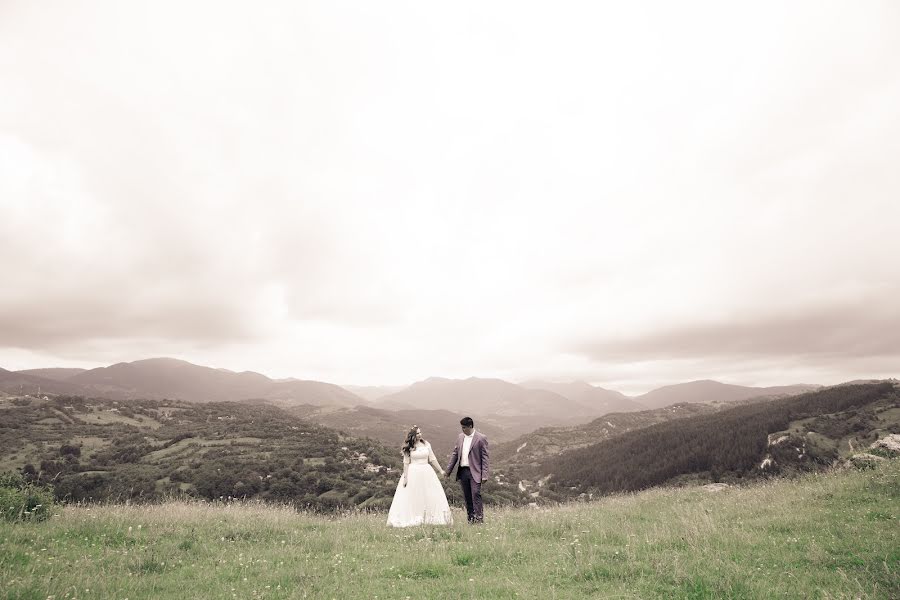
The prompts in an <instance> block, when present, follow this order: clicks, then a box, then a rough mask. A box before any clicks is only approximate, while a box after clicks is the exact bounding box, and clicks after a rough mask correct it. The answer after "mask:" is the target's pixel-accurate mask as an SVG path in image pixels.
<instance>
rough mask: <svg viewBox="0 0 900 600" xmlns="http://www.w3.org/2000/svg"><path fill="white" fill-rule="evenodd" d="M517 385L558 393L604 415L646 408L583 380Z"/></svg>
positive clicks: (618, 393)
mask: <svg viewBox="0 0 900 600" xmlns="http://www.w3.org/2000/svg"><path fill="white" fill-rule="evenodd" d="M519 385H521V386H522V387H524V388H527V389H531V390H547V391H548V392H553V393H554V394H559V395H560V396H564V397H566V398H568V399H569V400H572V401H573V402H576V403H578V404H580V405H581V406H583V407H584V408H586V409H587V410H590V411H591V412H593V413H594V414H598V415H604V414H607V413H611V412H628V411H633V410H646V408H647V407H646V406H644V405H642V404H641V403H639V402H635V401H634V400H633V399H632V398H629V397H628V396H626V395H625V394H623V393H621V392H616V391H614V390H607V389H604V388H602V387H598V386H593V385H591V384H589V383H586V382H584V381H573V382H569V383H553V382H549V381H526V382H524V383H521V384H519Z"/></svg>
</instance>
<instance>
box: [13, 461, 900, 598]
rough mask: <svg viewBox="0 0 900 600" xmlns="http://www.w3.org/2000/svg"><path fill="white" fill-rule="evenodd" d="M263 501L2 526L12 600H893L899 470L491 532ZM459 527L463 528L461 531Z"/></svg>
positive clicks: (492, 520) (530, 516)
mask: <svg viewBox="0 0 900 600" xmlns="http://www.w3.org/2000/svg"><path fill="white" fill-rule="evenodd" d="M454 517H455V520H456V522H457V523H458V525H455V526H453V527H449V528H447V527H419V528H411V529H403V530H397V529H390V528H388V527H386V526H385V523H384V521H385V517H384V515H371V514H353V515H344V516H339V517H330V518H329V517H324V516H318V515H312V514H298V513H296V512H294V511H293V510H291V509H289V508H286V507H272V506H264V505H258V504H227V505H223V504H204V503H186V502H170V503H166V504H160V505H153V506H125V505H111V506H70V507H66V508H65V509H63V510H62V511H61V512H60V514H59V515H58V516H54V517H53V518H51V519H50V520H49V521H47V522H45V523H17V524H0V590H2V592H0V593H2V594H3V596H2V597H4V598H7V599H14V598H15V599H20V598H22V599H25V598H27V599H39V600H46V599H47V598H49V597H53V598H54V600H59V599H63V598H120V599H124V598H128V599H130V600H137V599H141V598H148V599H150V598H152V599H158V598H178V599H182V598H272V599H277V598H338V599H344V598H379V599H384V598H400V599H405V598H417V599H420V598H453V599H457V598H479V599H493V598H510V599H511V598H541V599H554V598H560V599H561V598H779V597H780V598H823V599H826V598H827V599H831V598H900V521H898V519H900V461H891V462H888V463H887V464H884V465H880V466H879V467H878V468H876V469H874V470H870V471H852V470H847V471H841V472H835V473H832V474H828V475H810V476H807V477H805V478H803V479H799V480H793V481H775V482H771V483H762V484H756V485H753V486H749V487H746V488H731V489H727V490H725V491H721V492H717V493H712V492H709V491H706V490H704V489H702V488H691V489H655V490H650V491H646V492H641V493H637V494H629V495H621V496H615V497H610V498H606V499H603V500H600V501H597V502H592V503H587V504H572V505H566V506H561V507H558V508H554V509H548V510H536V509H504V510H490V509H488V514H487V515H486V518H487V523H486V524H485V525H483V526H468V525H465V524H464V523H465V515H463V514H455V515H454ZM459 523H463V524H462V525H460V524H459Z"/></svg>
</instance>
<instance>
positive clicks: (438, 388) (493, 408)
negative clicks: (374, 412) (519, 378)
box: [373, 377, 603, 439]
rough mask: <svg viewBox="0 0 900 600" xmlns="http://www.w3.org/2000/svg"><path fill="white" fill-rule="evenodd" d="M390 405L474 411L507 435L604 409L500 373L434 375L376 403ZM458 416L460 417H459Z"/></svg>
mask: <svg viewBox="0 0 900 600" xmlns="http://www.w3.org/2000/svg"><path fill="white" fill-rule="evenodd" d="M373 406H375V407H377V408H383V409H388V410H446V411H450V412H452V413H454V414H456V415H459V416H460V417H462V416H466V415H468V416H470V417H472V418H473V419H474V420H475V426H476V427H482V428H485V427H487V426H492V427H494V428H495V429H496V430H497V431H498V432H500V433H501V435H502V437H503V439H511V438H513V437H515V436H517V435H520V434H522V433H526V432H528V431H532V430H534V429H537V428H538V427H543V426H546V425H573V424H576V423H583V422H584V421H586V420H589V419H591V418H593V417H596V416H598V411H600V412H601V413H602V411H603V408H602V407H591V406H586V405H584V404H582V403H580V402H577V401H574V400H572V399H569V398H567V397H565V396H563V395H560V394H557V393H555V392H551V391H548V390H543V389H528V388H525V387H522V386H520V385H516V384H514V383H510V382H508V381H503V380H501V379H481V378H477V377H470V378H469V379H444V378H440V377H432V378H430V379H426V380H425V381H420V382H417V383H414V384H413V385H411V386H409V387H408V388H406V389H405V390H402V391H400V392H397V393H395V394H390V395H388V396H384V397H382V398H379V399H378V400H377V401H375V402H374V403H373ZM457 421H458V418H457Z"/></svg>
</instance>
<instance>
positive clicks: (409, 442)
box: [401, 425, 425, 456]
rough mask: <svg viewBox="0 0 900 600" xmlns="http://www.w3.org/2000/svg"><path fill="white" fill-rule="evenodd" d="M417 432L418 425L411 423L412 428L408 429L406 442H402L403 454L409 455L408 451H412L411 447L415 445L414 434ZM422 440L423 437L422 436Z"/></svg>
mask: <svg viewBox="0 0 900 600" xmlns="http://www.w3.org/2000/svg"><path fill="white" fill-rule="evenodd" d="M418 434H419V426H418V425H413V426H412V429H410V430H409V433H407V434H406V442H405V443H404V444H403V448H401V450H402V451H403V454H406V455H407V456H409V453H410V452H412V449H413V448H415V447H416V436H417V435H418ZM422 441H423V442H424V441H425V439H424V438H423V439H422Z"/></svg>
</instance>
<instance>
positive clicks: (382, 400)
mask: <svg viewBox="0 0 900 600" xmlns="http://www.w3.org/2000/svg"><path fill="white" fill-rule="evenodd" d="M818 387H819V386H815V385H805V384H801V385H792V386H780V387H768V388H766V387H747V386H737V385H729V384H725V383H720V382H717V381H709V380H703V381H693V382H688V383H681V384H676V385H669V386H665V387H662V388H659V389H656V390H653V391H651V392H648V393H646V394H643V395H641V396H636V397H628V396H626V395H624V394H622V393H620V392H617V391H614V390H608V389H604V388H602V387H598V386H594V385H591V384H589V383H586V382H583V381H579V382H566V383H558V382H548V381H526V382H523V383H520V384H516V383H511V382H508V381H504V380H501V379H490V378H478V377H470V378H468V379H447V378H441V377H431V378H429V379H426V380H424V381H419V382H416V383H413V384H412V385H410V386H408V387H405V388H401V387H398V386H394V387H374V386H372V387H363V386H361V387H352V388H351V389H347V388H345V387H341V386H338V385H334V384H331V383H325V382H320V381H307V380H300V379H294V378H288V379H271V378H269V377H266V376H265V375H262V374H260V373H255V372H252V371H243V372H234V371H229V370H226V369H214V368H210V367H204V366H199V365H195V364H192V363H189V362H186V361H182V360H176V359H172V358H151V359H146V360H139V361H135V362H123V363H117V364H113V365H111V366H108V367H100V368H96V369H65V368H48V369H29V370H23V371H7V370H4V369H0V393H5V394H7V395H16V394H19V395H21V394H32V395H34V394H38V393H41V394H56V395H77V396H85V397H100V398H108V399H112V400H132V399H139V398H143V399H177V400H184V401H188V402H215V401H239V400H264V401H268V402H272V403H274V404H277V405H279V406H285V407H304V406H307V407H318V408H316V409H313V408H308V409H304V410H303V411H302V412H305V413H306V415H307V418H310V419H312V420H319V419H320V420H321V422H323V424H324V423H328V424H329V425H331V426H340V425H341V423H345V424H346V423H351V422H352V423H353V427H349V429H352V430H354V431H358V433H360V434H362V435H369V436H371V437H374V438H376V439H384V438H383V437H382V436H383V435H385V433H384V431H381V430H382V429H383V428H384V426H385V425H386V424H387V423H390V424H391V427H400V428H403V427H406V426H409V425H411V424H413V423H409V421H415V424H418V425H420V426H422V427H434V430H433V431H432V432H431V433H429V435H434V432H436V431H438V430H441V431H442V430H443V429H444V428H445V427H446V425H445V423H444V421H446V414H444V412H449V413H452V414H454V415H470V416H472V417H473V418H475V419H476V421H477V425H478V426H479V427H481V428H482V429H484V430H486V431H487V430H492V431H493V432H494V433H495V434H496V438H495V439H498V440H500V439H505V440H509V439H511V438H513V437H515V436H517V435H521V434H524V433H527V432H530V431H533V430H535V429H538V428H540V427H545V426H573V425H578V424H582V423H586V422H588V421H590V420H592V419H595V418H597V417H600V416H602V415H605V414H609V413H626V412H634V411H641V410H648V409H655V408H661V407H665V406H670V405H673V404H684V403H709V402H723V401H724V402H734V401H740V400H746V399H748V398H753V397H763V396H765V397H779V396H787V395H793V394H798V393H802V392H806V391H810V390H813V389H817V388H818ZM354 391H355V392H358V393H354ZM354 407H369V408H372V409H378V410H380V411H383V412H381V413H378V415H377V417H376V416H375V415H373V414H368V413H365V412H364V411H363V412H360V411H356V410H355V409H354ZM332 408H340V409H342V410H343V412H334V411H332V410H331V409H332ZM404 411H418V412H413V413H409V412H406V413H405V414H404ZM431 411H438V412H431ZM441 411H444V412H441ZM414 415H418V416H416V417H414ZM440 435H442V436H443V435H444V433H443V432H442V433H441V434H440ZM385 441H387V440H385Z"/></svg>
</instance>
